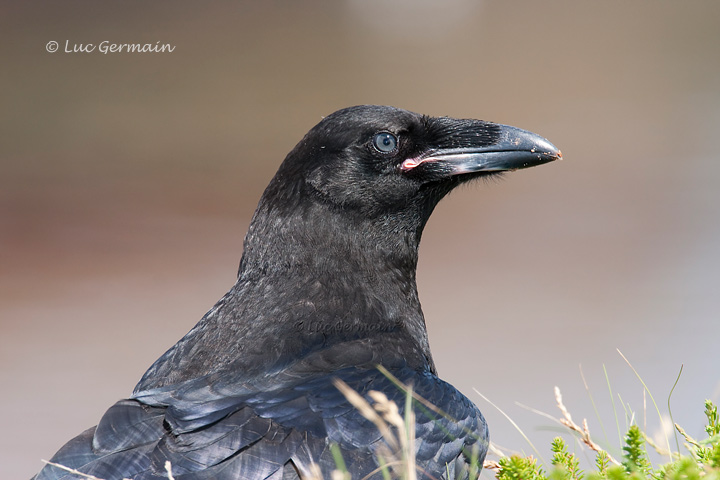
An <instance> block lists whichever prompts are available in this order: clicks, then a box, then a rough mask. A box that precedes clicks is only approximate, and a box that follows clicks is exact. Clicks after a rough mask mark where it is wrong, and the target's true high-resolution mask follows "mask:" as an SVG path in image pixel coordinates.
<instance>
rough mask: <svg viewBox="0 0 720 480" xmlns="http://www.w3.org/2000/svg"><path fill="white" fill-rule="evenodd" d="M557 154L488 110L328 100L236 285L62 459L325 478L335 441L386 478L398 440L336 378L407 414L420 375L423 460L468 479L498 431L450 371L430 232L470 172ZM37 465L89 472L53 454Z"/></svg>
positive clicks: (418, 441)
mask: <svg viewBox="0 0 720 480" xmlns="http://www.w3.org/2000/svg"><path fill="white" fill-rule="evenodd" d="M560 157H561V154H560V151H559V150H558V149H557V148H556V147H554V146H553V145H552V144H551V143H550V142H548V141H547V140H545V139H544V138H542V137H539V136H537V135H535V134H533V133H530V132H527V131H524V130H520V129H518V128H514V127H508V126H504V125H499V124H494V123H489V122H484V121H480V120H457V119H453V118H446V117H428V116H423V115H418V114H416V113H412V112H408V111H405V110H400V109H397V108H393V107H383V106H357V107H351V108H346V109H344V110H340V111H338V112H335V113H333V114H331V115H329V116H328V117H326V118H324V119H323V120H322V121H321V122H320V123H319V124H318V125H316V126H315V127H314V128H313V129H312V130H310V132H308V134H307V135H306V136H305V137H304V138H303V139H302V140H301V141H300V143H298V145H297V146H296V147H295V148H294V149H293V150H292V151H291V152H290V153H289V154H288V156H287V157H286V159H285V161H284V162H283V163H282V164H281V165H280V168H279V170H278V171H277V174H276V175H275V177H274V178H273V179H272V180H271V181H270V184H269V186H268V187H267V189H266V190H265V193H264V194H263V195H262V198H261V199H260V203H259V205H258V207H257V210H256V211H255V214H254V216H253V219H252V222H251V223H250V227H249V230H248V233H247V236H246V237H245V242H244V252H243V256H242V260H241V261H240V270H239V273H238V277H237V282H236V283H235V285H234V286H233V287H232V289H231V290H230V291H229V292H228V293H227V294H226V295H225V296H224V297H223V298H222V299H221V300H220V301H219V302H218V303H217V304H216V305H215V306H214V307H213V308H212V309H211V310H210V311H209V312H208V313H207V314H206V315H205V316H204V317H203V318H202V320H200V322H199V323H198V324H197V325H196V326H195V327H194V328H193V329H192V330H191V331H190V332H189V333H188V334H187V335H185V337H183V338H182V339H181V340H180V341H179V342H178V343H176V344H175V345H174V346H173V347H172V348H171V349H170V350H168V351H167V352H166V353H165V354H164V355H163V356H162V357H160V358H159V359H158V360H157V361H156V362H155V363H154V364H153V365H152V366H151V367H150V369H149V370H148V371H147V372H146V373H145V375H144V376H143V377H142V379H141V380H140V382H139V383H138V385H137V386H136V387H135V391H134V392H133V394H132V396H131V397H130V398H129V399H126V400H121V401H119V402H118V403H116V404H115V405H114V406H112V407H111V408H110V409H109V410H108V411H107V412H106V413H105V415H104V416H103V417H102V419H101V420H100V423H99V424H98V425H97V426H96V427H93V428H91V429H89V430H86V431H85V432H83V433H82V434H80V435H79V436H77V437H76V438H74V439H73V440H70V442H68V443H67V444H66V445H65V446H64V447H62V448H61V449H60V451H59V452H58V453H57V454H56V455H55V456H54V457H53V459H52V460H51V461H52V462H54V463H58V464H62V465H64V466H66V467H70V468H73V469H76V470H77V471H80V472H83V473H86V474H90V475H95V476H97V477H100V478H103V479H106V480H114V479H120V478H131V479H137V480H139V479H159V478H167V474H166V470H165V468H166V462H167V461H169V462H170V465H171V468H172V473H173V474H174V477H175V478H176V479H178V480H181V479H183V480H185V479H186V480H191V479H192V480H195V479H248V480H249V479H252V480H256V479H257V480H260V479H268V478H270V479H274V480H280V479H289V478H298V477H303V478H307V477H310V476H312V475H315V476H316V477H317V475H318V472H319V473H320V474H321V475H322V476H323V477H325V478H329V477H330V476H331V472H332V471H333V470H335V469H336V468H337V463H336V459H335V458H334V456H333V454H336V455H337V453H340V454H341V456H342V458H343V460H344V463H345V466H346V468H347V470H348V472H349V473H350V474H351V475H352V478H353V479H356V480H359V479H362V478H382V475H383V474H382V472H381V471H380V468H378V467H379V462H380V460H379V458H381V457H382V458H383V459H384V460H383V461H389V460H388V458H387V454H388V453H387V452H389V451H390V448H391V447H393V445H392V443H393V442H391V441H390V440H389V437H388V436H383V433H381V432H380V431H379V430H378V428H377V427H376V425H375V424H373V422H371V421H370V420H368V419H367V418H365V417H364V416H363V414H362V412H361V411H360V410H358V409H357V408H355V407H354V406H353V405H352V404H351V403H350V402H349V401H348V399H347V398H346V396H345V395H344V394H343V393H341V392H340V391H339V390H338V388H336V383H335V382H336V379H340V380H342V381H343V382H344V383H345V384H347V385H348V386H349V387H351V388H352V389H354V390H355V391H356V392H358V393H359V394H360V395H361V396H364V397H365V398H370V396H369V392H371V391H373V390H374V391H379V392H383V393H384V394H385V395H386V396H387V398H388V399H389V400H392V401H394V402H395V403H396V404H397V405H398V407H399V413H400V415H403V414H404V411H405V409H406V407H405V405H406V399H407V397H408V395H407V394H406V391H405V389H404V388H403V386H404V385H407V386H411V387H412V390H411V391H412V392H413V394H414V395H416V396H417V399H413V400H412V402H408V403H407V405H413V411H414V413H415V416H416V420H415V443H414V447H415V464H416V466H417V473H418V476H419V477H420V478H429V479H430V478H434V479H439V478H468V476H469V474H470V472H473V471H477V470H473V465H471V464H472V463H473V462H482V460H483V458H484V457H485V453H486V451H487V442H488V430H487V425H486V423H485V420H484V419H483V416H482V414H481V413H480V411H479V410H478V409H477V407H476V406H475V405H474V404H473V403H472V402H471V401H470V400H468V399H467V398H466V397H465V396H463V395H462V394H461V393H460V392H458V391H457V390H456V389H455V388H453V387H452V385H449V384H447V383H445V382H443V381H442V380H440V379H439V378H438V377H437V373H436V370H435V365H434V363H433V360H432V357H431V355H430V347H429V345H428V338H427V331H426V328H425V319H424V317H423V313H422V310H421V309H420V302H419V300H418V293H417V287H416V282H415V272H416V267H417V261H418V245H419V242H420V236H421V234H422V231H423V228H424V226H425V224H426V222H427V220H428V218H429V217H430V214H431V213H432V211H433V209H434V207H435V205H436V204H437V203H438V202H439V201H440V199H441V198H442V197H443V196H444V195H445V194H447V193H448V192H450V191H451V190H452V189H453V188H454V187H456V186H457V185H459V184H460V183H463V182H465V181H467V180H470V179H473V178H477V177H481V176H485V175H491V174H495V173H498V172H503V171H508V170H515V169H519V168H525V167H531V166H534V165H540V164H543V163H546V162H550V161H553V160H556V159H558V158H560ZM420 398H422V399H424V401H426V402H428V403H424V401H421V400H420ZM429 404H432V405H435V406H436V407H438V408H437V409H434V408H431V407H429V406H428V405H429ZM397 428H398V427H397V426H395V427H392V429H391V430H392V431H396V430H397ZM393 429H395V430H393ZM386 433H387V432H386ZM389 462H390V461H389ZM390 463H391V462H390ZM313 464H314V465H316V466H317V467H314V466H313ZM318 467H319V470H318ZM391 467H393V468H394V466H392V465H391ZM388 468H389V467H388ZM35 478H36V479H38V480H41V479H42V480H45V479H57V478H78V477H77V476H76V474H74V473H68V472H67V471H65V470H62V469H60V468H58V467H56V466H52V465H47V466H45V468H44V469H43V470H42V471H41V472H40V473H39V474H38V475H37V476H36V477H35Z"/></svg>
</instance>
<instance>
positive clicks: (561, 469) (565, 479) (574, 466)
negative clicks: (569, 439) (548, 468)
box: [550, 437, 583, 480]
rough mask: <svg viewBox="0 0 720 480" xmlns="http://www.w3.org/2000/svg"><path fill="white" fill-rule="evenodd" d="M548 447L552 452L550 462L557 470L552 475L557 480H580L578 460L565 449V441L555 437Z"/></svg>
mask: <svg viewBox="0 0 720 480" xmlns="http://www.w3.org/2000/svg"><path fill="white" fill-rule="evenodd" d="M550 449H551V450H552V452H553V458H552V464H553V466H555V470H556V471H557V474H556V475H552V477H553V478H556V479H557V480H581V479H582V478H583V472H582V470H580V462H579V461H578V459H577V458H576V457H575V455H573V454H572V453H569V452H568V451H567V446H566V445H565V441H564V440H563V439H562V438H560V437H555V439H554V440H553V442H552V446H551V447H550Z"/></svg>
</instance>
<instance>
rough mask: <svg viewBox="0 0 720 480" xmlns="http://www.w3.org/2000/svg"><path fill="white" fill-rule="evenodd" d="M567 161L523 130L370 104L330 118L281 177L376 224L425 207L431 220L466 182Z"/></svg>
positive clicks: (310, 135) (294, 154) (285, 165)
mask: <svg viewBox="0 0 720 480" xmlns="http://www.w3.org/2000/svg"><path fill="white" fill-rule="evenodd" d="M561 157H562V155H561V153H560V150H558V149H557V148H556V147H555V146H554V145H553V144H551V143H550V142H548V141H547V140H546V139H544V138H542V137H540V136H538V135H535V134H534V133H531V132H527V131H525V130H521V129H519V128H515V127H509V126H506V125H499V124H495V123H490V122H484V121H481V120H459V119H454V118H447V117H428V116H423V115H419V114H416V113H413V112H409V111H406V110H401V109H398V108H393V107H385V106H374V105H363V106H357V107H350V108H346V109H343V110H340V111H337V112H335V113H333V114H331V115H329V116H327V117H325V118H324V119H323V120H322V121H321V122H320V123H319V124H318V125H316V126H315V127H314V128H313V129H312V130H310V132H308V134H307V135H306V136H305V138H304V139H303V140H302V141H301V142H300V143H299V144H298V145H297V146H296V147H295V149H294V150H293V151H292V152H291V153H290V154H289V155H288V157H287V159H286V160H285V162H284V163H283V165H282V166H281V168H280V171H279V172H278V175H280V176H282V177H283V178H286V179H287V178H298V179H299V178H302V179H303V181H304V186H305V187H306V188H301V190H304V191H305V192H306V193H309V194H310V195H311V196H314V197H316V198H319V199H320V200H321V201H323V202H327V203H328V204H331V205H334V206H336V207H339V208H341V209H343V210H344V211H346V212H347V211H348V210H356V211H358V212H361V214H362V216H365V217H377V216H382V215H386V214H391V215H392V214H397V213H398V212H400V211H408V208H410V209H411V210H412V209H417V207H420V208H421V210H422V211H423V212H424V213H422V215H421V216H424V217H428V216H429V215H430V213H431V212H432V209H433V208H434V206H435V205H436V204H437V202H438V201H439V200H440V199H441V198H442V197H443V196H444V195H445V194H446V193H448V192H449V191H450V190H452V188H454V187H455V186H457V185H458V184H459V183H461V182H464V181H467V180H469V179H472V178H476V177H480V176H486V175H491V174H497V173H498V172H504V171H508V170H516V169H519V168H527V167H532V166H535V165H540V164H543V163H547V162H551V161H553V160H557V159H559V158H561ZM346 214H347V213H346Z"/></svg>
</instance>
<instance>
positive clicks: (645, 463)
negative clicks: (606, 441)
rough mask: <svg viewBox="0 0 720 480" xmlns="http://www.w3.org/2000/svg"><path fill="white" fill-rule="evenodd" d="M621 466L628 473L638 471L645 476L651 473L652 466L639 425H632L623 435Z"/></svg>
mask: <svg viewBox="0 0 720 480" xmlns="http://www.w3.org/2000/svg"><path fill="white" fill-rule="evenodd" d="M623 452H625V453H624V454H623V462H622V463H623V466H624V467H625V470H627V472H628V473H633V472H639V473H642V474H644V475H646V476H649V475H650V474H651V473H652V466H651V465H650V461H649V460H648V458H647V451H646V450H645V438H644V437H643V434H642V432H641V431H640V427H638V426H637V425H632V426H631V427H630V429H629V430H628V432H627V434H626V435H625V446H624V447H623Z"/></svg>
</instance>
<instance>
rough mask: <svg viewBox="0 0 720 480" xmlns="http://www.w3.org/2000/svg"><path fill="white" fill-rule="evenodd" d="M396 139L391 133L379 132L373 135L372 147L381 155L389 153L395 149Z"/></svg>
mask: <svg viewBox="0 0 720 480" xmlns="http://www.w3.org/2000/svg"><path fill="white" fill-rule="evenodd" d="M397 143H398V141H397V137H395V135H393V134H392V133H388V132H381V133H377V134H375V137H374V138H373V146H374V147H375V148H377V149H378V151H380V152H382V153H390V152H392V151H394V150H395V149H397Z"/></svg>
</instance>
